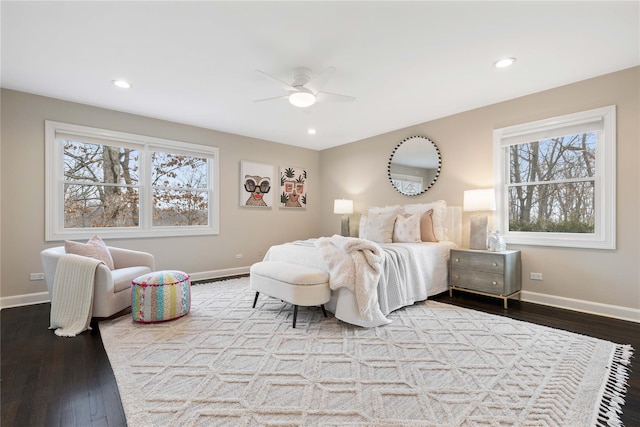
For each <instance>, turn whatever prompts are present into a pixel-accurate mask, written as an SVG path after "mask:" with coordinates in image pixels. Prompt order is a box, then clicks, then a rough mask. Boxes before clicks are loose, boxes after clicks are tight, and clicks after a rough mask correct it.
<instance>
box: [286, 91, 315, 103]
mask: <svg viewBox="0 0 640 427" xmlns="http://www.w3.org/2000/svg"><path fill="white" fill-rule="evenodd" d="M289 102H290V103H291V104H293V105H295V106H296V107H300V108H305V107H309V106H311V105H313V104H315V102H316V96H315V95H314V94H313V93H312V92H311V91H310V90H308V89H305V88H302V89H300V90H299V91H298V92H293V93H292V94H291V95H289Z"/></svg>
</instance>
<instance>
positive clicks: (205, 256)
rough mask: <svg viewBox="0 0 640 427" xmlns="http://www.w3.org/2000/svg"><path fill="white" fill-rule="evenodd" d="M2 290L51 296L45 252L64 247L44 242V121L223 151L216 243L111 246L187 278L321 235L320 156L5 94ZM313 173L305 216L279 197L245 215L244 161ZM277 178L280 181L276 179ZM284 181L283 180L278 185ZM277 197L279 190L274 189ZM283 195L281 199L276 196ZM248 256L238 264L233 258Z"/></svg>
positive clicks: (192, 240) (188, 240)
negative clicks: (44, 274) (36, 276)
mask: <svg viewBox="0 0 640 427" xmlns="http://www.w3.org/2000/svg"><path fill="white" fill-rule="evenodd" d="M1 97H2V99H1V114H2V130H1V132H2V133H1V136H2V145H1V151H2V159H1V160H2V164H1V165H2V167H1V174H2V178H1V181H0V182H1V183H2V212H1V218H2V225H1V231H0V232H1V233H2V234H1V235H2V241H1V249H0V250H1V253H2V259H1V276H2V277H1V282H0V285H1V289H0V296H1V297H3V298H6V297H11V296H15V295H22V294H31V293H37V292H45V291H46V286H45V283H44V281H33V282H32V281H29V273H35V272H41V271H42V265H41V263H40V251H41V250H42V249H44V248H46V247H50V246H57V245H59V244H60V242H57V243H56V242H45V241H44V121H45V120H55V121H61V122H66V123H73V124H78V125H83V126H92V127H97V128H102V129H110V130H117V131H123V132H130V133H136V134H142V135H149V136H154V137H159V138H167V139H173V140H179V141H185V142H191V143H196V144H203V145H212V146H215V147H219V149H220V159H221V160H220V234H219V235H216V236H198V237H176V238H151V239H124V240H122V239H121V240H116V239H111V240H107V243H108V244H110V245H113V246H121V247H126V248H131V249H137V250H142V251H148V252H151V253H153V254H154V255H155V256H156V263H157V268H158V269H180V270H184V271H186V272H189V273H194V272H208V271H213V270H221V269H233V268H237V267H245V266H248V265H251V264H252V263H254V262H256V261H258V260H260V259H261V258H262V257H261V254H263V253H264V251H265V250H266V249H267V248H269V246H271V245H273V244H276V243H281V242H285V241H289V240H294V239H300V238H308V237H312V236H316V235H317V234H318V226H317V224H318V222H319V217H320V213H319V211H318V207H319V193H320V180H319V157H320V154H319V152H318V151H314V150H308V149H303V148H297V147H292V146H288V145H284V144H277V143H273V142H267V141H262V140H257V139H252V138H247V137H242V136H238V135H231V134H227V133H222V132H216V131H212V130H207V129H202V128H197V127H193V126H186V125H180V124H176V123H171V122H166V121H162V120H155V119H151V118H147V117H141V116H135V115H131V114H126V113H121V112H117V111H111V110H106V109H102V108H96V107H91V106H87V105H81V104H75V103H71V102H66V101H61V100H56V99H52V98H45V97H40V96H35V95H30V94H26V93H22V92H15V91H10V90H4V89H3V90H2V93H1ZM241 160H252V161H256V162H261V163H268V164H273V165H274V166H275V171H276V174H277V170H278V166H280V165H288V166H297V167H304V168H307V170H308V172H309V177H310V179H309V187H308V194H309V200H308V207H307V209H306V210H297V209H296V210H294V209H290V210H282V209H279V208H278V207H277V201H279V200H280V199H279V197H274V199H273V200H274V204H276V207H273V208H272V209H270V210H266V209H255V208H246V207H245V208H241V207H240V202H239V193H240V187H239V176H240V161H241ZM274 178H277V175H276V176H274ZM277 182H279V181H277ZM275 191H276V192H278V191H279V185H276V186H275ZM277 194H278V193H276V195H277ZM237 253H243V254H244V259H240V260H237V259H236V258H235V254H237Z"/></svg>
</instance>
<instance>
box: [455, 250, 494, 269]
mask: <svg viewBox="0 0 640 427" xmlns="http://www.w3.org/2000/svg"><path fill="white" fill-rule="evenodd" d="M451 268H456V269H458V268H465V269H469V270H476V271H486V272H489V273H498V274H502V273H503V272H504V256H502V255H494V254H488V253H486V252H479V253H474V252H461V251H451Z"/></svg>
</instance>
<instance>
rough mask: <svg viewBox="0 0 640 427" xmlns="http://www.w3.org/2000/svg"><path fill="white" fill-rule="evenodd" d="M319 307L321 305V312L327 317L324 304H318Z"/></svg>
mask: <svg viewBox="0 0 640 427" xmlns="http://www.w3.org/2000/svg"><path fill="white" fill-rule="evenodd" d="M320 307H322V314H324V317H327V310H325V309H324V304H320Z"/></svg>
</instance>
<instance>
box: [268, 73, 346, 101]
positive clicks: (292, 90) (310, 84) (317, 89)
mask: <svg viewBox="0 0 640 427" xmlns="http://www.w3.org/2000/svg"><path fill="white" fill-rule="evenodd" d="M256 71H258V72H259V73H261V74H264V75H265V76H267V77H269V78H271V79H273V80H274V81H276V82H278V85H279V86H281V87H282V88H283V89H284V90H286V91H287V92H289V94H288V95H283V96H276V97H273V98H266V99H258V100H256V101H255V102H262V101H271V100H275V99H284V98H286V99H288V100H289V103H290V104H291V105H294V106H296V107H299V108H307V107H310V106H312V105H313V104H315V103H316V102H327V101H355V98H354V97H352V96H347V95H339V94H335V93H329V92H323V91H322V90H321V89H322V87H323V86H324V85H325V84H326V83H327V82H328V81H329V79H330V78H331V77H332V76H333V74H334V73H335V71H336V69H335V68H334V67H329V68H327V69H326V70H324V71H323V72H321V73H320V74H317V75H316V76H314V77H313V78H312V77H311V70H310V69H308V68H306V67H298V68H296V69H295V70H294V71H293V83H291V84H289V83H286V82H284V81H282V80H280V79H279V78H277V77H274V76H272V75H271V74H268V73H265V72H264V71H260V70H256Z"/></svg>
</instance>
